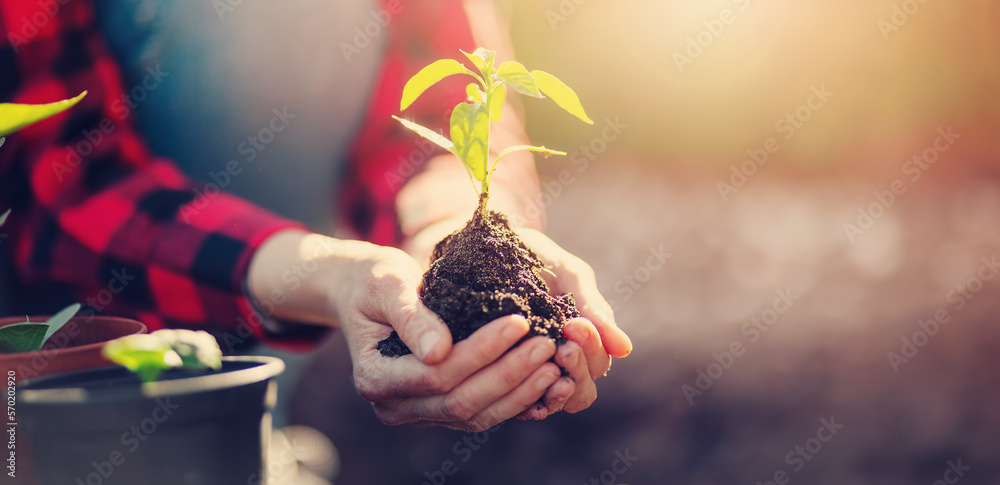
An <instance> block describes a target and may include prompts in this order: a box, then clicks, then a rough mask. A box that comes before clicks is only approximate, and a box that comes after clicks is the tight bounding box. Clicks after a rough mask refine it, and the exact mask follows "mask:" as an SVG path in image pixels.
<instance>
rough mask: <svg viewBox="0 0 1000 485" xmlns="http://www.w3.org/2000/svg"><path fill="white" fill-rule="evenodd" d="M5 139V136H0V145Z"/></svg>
mask: <svg viewBox="0 0 1000 485" xmlns="http://www.w3.org/2000/svg"><path fill="white" fill-rule="evenodd" d="M5 141H7V138H5V137H2V136H0V147H2V146H3V142H5Z"/></svg>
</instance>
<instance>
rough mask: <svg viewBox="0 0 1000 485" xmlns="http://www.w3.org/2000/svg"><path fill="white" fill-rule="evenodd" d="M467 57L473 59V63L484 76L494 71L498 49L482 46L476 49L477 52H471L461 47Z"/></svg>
mask: <svg viewBox="0 0 1000 485" xmlns="http://www.w3.org/2000/svg"><path fill="white" fill-rule="evenodd" d="M459 50H460V51H461V52H462V54H465V57H468V58H469V60H470V61H472V65H473V66H476V69H479V72H481V73H482V74H483V77H486V76H489V75H490V74H492V71H493V57H494V56H496V51H491V50H486V49H483V48H482V47H480V48H478V49H476V51H475V52H473V53H472V54H469V53H468V52H465V51H463V50H461V49H459Z"/></svg>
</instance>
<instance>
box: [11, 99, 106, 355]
mask: <svg viewBox="0 0 1000 485" xmlns="http://www.w3.org/2000/svg"><path fill="white" fill-rule="evenodd" d="M86 95H87V92H86V91H84V92H82V93H80V94H79V95H78V96H76V97H75V98H72V99H67V100H63V101H57V102H55V103H48V104H16V103H0V147H2V146H3V144H4V142H5V141H7V139H6V138H5V136H6V135H9V134H11V133H13V132H15V131H17V130H19V129H21V128H24V127H25V126H28V125H30V124H32V123H35V122H38V121H41V120H44V119H45V118H48V117H50V116H55V115H57V114H59V113H62V112H63V111H66V110H67V109H70V108H72V107H73V106H74V105H75V104H76V103H79V102H80V100H81V99H83V97H84V96H86ZM9 215H10V209H8V210H7V211H6V212H4V213H3V214H0V227H2V226H3V225H4V223H5V222H7V216H9ZM78 311H80V304H79V303H74V304H72V305H70V306H68V307H66V308H63V309H62V310H61V311H60V312H59V313H56V314H55V315H53V316H52V318H50V319H49V321H47V322H41V323H39V322H32V321H30V320H29V319H28V317H25V318H24V322H21V323H14V324H11V325H7V326H5V327H2V328H0V353H4V354H14V353H18V352H34V351H36V350H41V349H42V347H43V346H44V345H45V342H47V341H48V340H49V338H50V337H52V334H54V333H56V331H58V330H59V329H60V328H62V326H63V325H66V322H69V320H70V319H71V318H73V316H74V315H76V312H78Z"/></svg>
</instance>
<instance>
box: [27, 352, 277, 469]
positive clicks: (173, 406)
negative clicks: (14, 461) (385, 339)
mask: <svg viewBox="0 0 1000 485" xmlns="http://www.w3.org/2000/svg"><path fill="white" fill-rule="evenodd" d="M284 368H285V365H284V363H283V362H282V361H281V360H280V359H276V358H273V357H226V358H224V359H223V364H222V370H220V371H217V372H215V371H210V372H208V373H191V372H186V371H170V372H167V373H164V375H163V376H162V377H161V379H160V381H158V382H154V383H149V384H142V383H141V382H140V381H139V379H138V378H137V377H135V376H134V375H133V374H132V373H131V372H129V371H128V370H126V369H124V368H122V367H104V368H100V369H91V370H86V371H80V372H69V373H64V374H58V375H53V376H49V377H43V378H39V379H34V380H31V381H26V382H25V383H23V384H22V385H20V386H19V392H18V400H17V408H16V409H17V413H18V421H19V422H20V426H21V429H22V430H23V431H24V432H26V433H27V434H28V436H29V437H30V445H31V451H32V455H33V456H34V465H35V470H34V471H35V475H36V476H37V479H38V483H39V484H41V485H78V484H82V485H112V484H127V485H136V484H144V485H156V484H164V485H167V484H169V485H182V484H190V485H195V484H198V485H201V484H205V485H225V484H240V485H246V484H257V483H262V482H263V477H262V469H263V465H264V463H265V462H264V450H266V449H267V441H268V438H269V435H270V429H271V419H270V413H269V411H270V409H271V408H272V407H273V406H274V401H275V399H276V392H277V388H276V385H277V383H276V382H275V381H274V379H273V378H274V377H275V376H277V375H278V374H280V373H281V372H282V371H283V370H284Z"/></svg>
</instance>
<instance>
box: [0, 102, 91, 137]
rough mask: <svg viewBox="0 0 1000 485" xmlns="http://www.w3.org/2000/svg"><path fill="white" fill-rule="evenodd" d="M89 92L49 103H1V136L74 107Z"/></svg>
mask: <svg viewBox="0 0 1000 485" xmlns="http://www.w3.org/2000/svg"><path fill="white" fill-rule="evenodd" d="M86 95H87V92H86V91H84V92H82V93H80V94H79V95H78V96H77V97H75V98H72V99H67V100H63V101H57V102H55V103H49V104H15V103H0V136H4V135H7V134H9V133H13V132H15V131H17V130H19V129H21V128H24V127H25V126H28V125H30V124H32V123H35V122H37V121H41V120H44V119H45V118H48V117H50V116H53V115H57V114H59V113H62V112H63V111H66V110H67V109H69V108H72V107H73V105H75V104H76V103H79V102H80V100H81V99H83V97H84V96H86Z"/></svg>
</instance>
